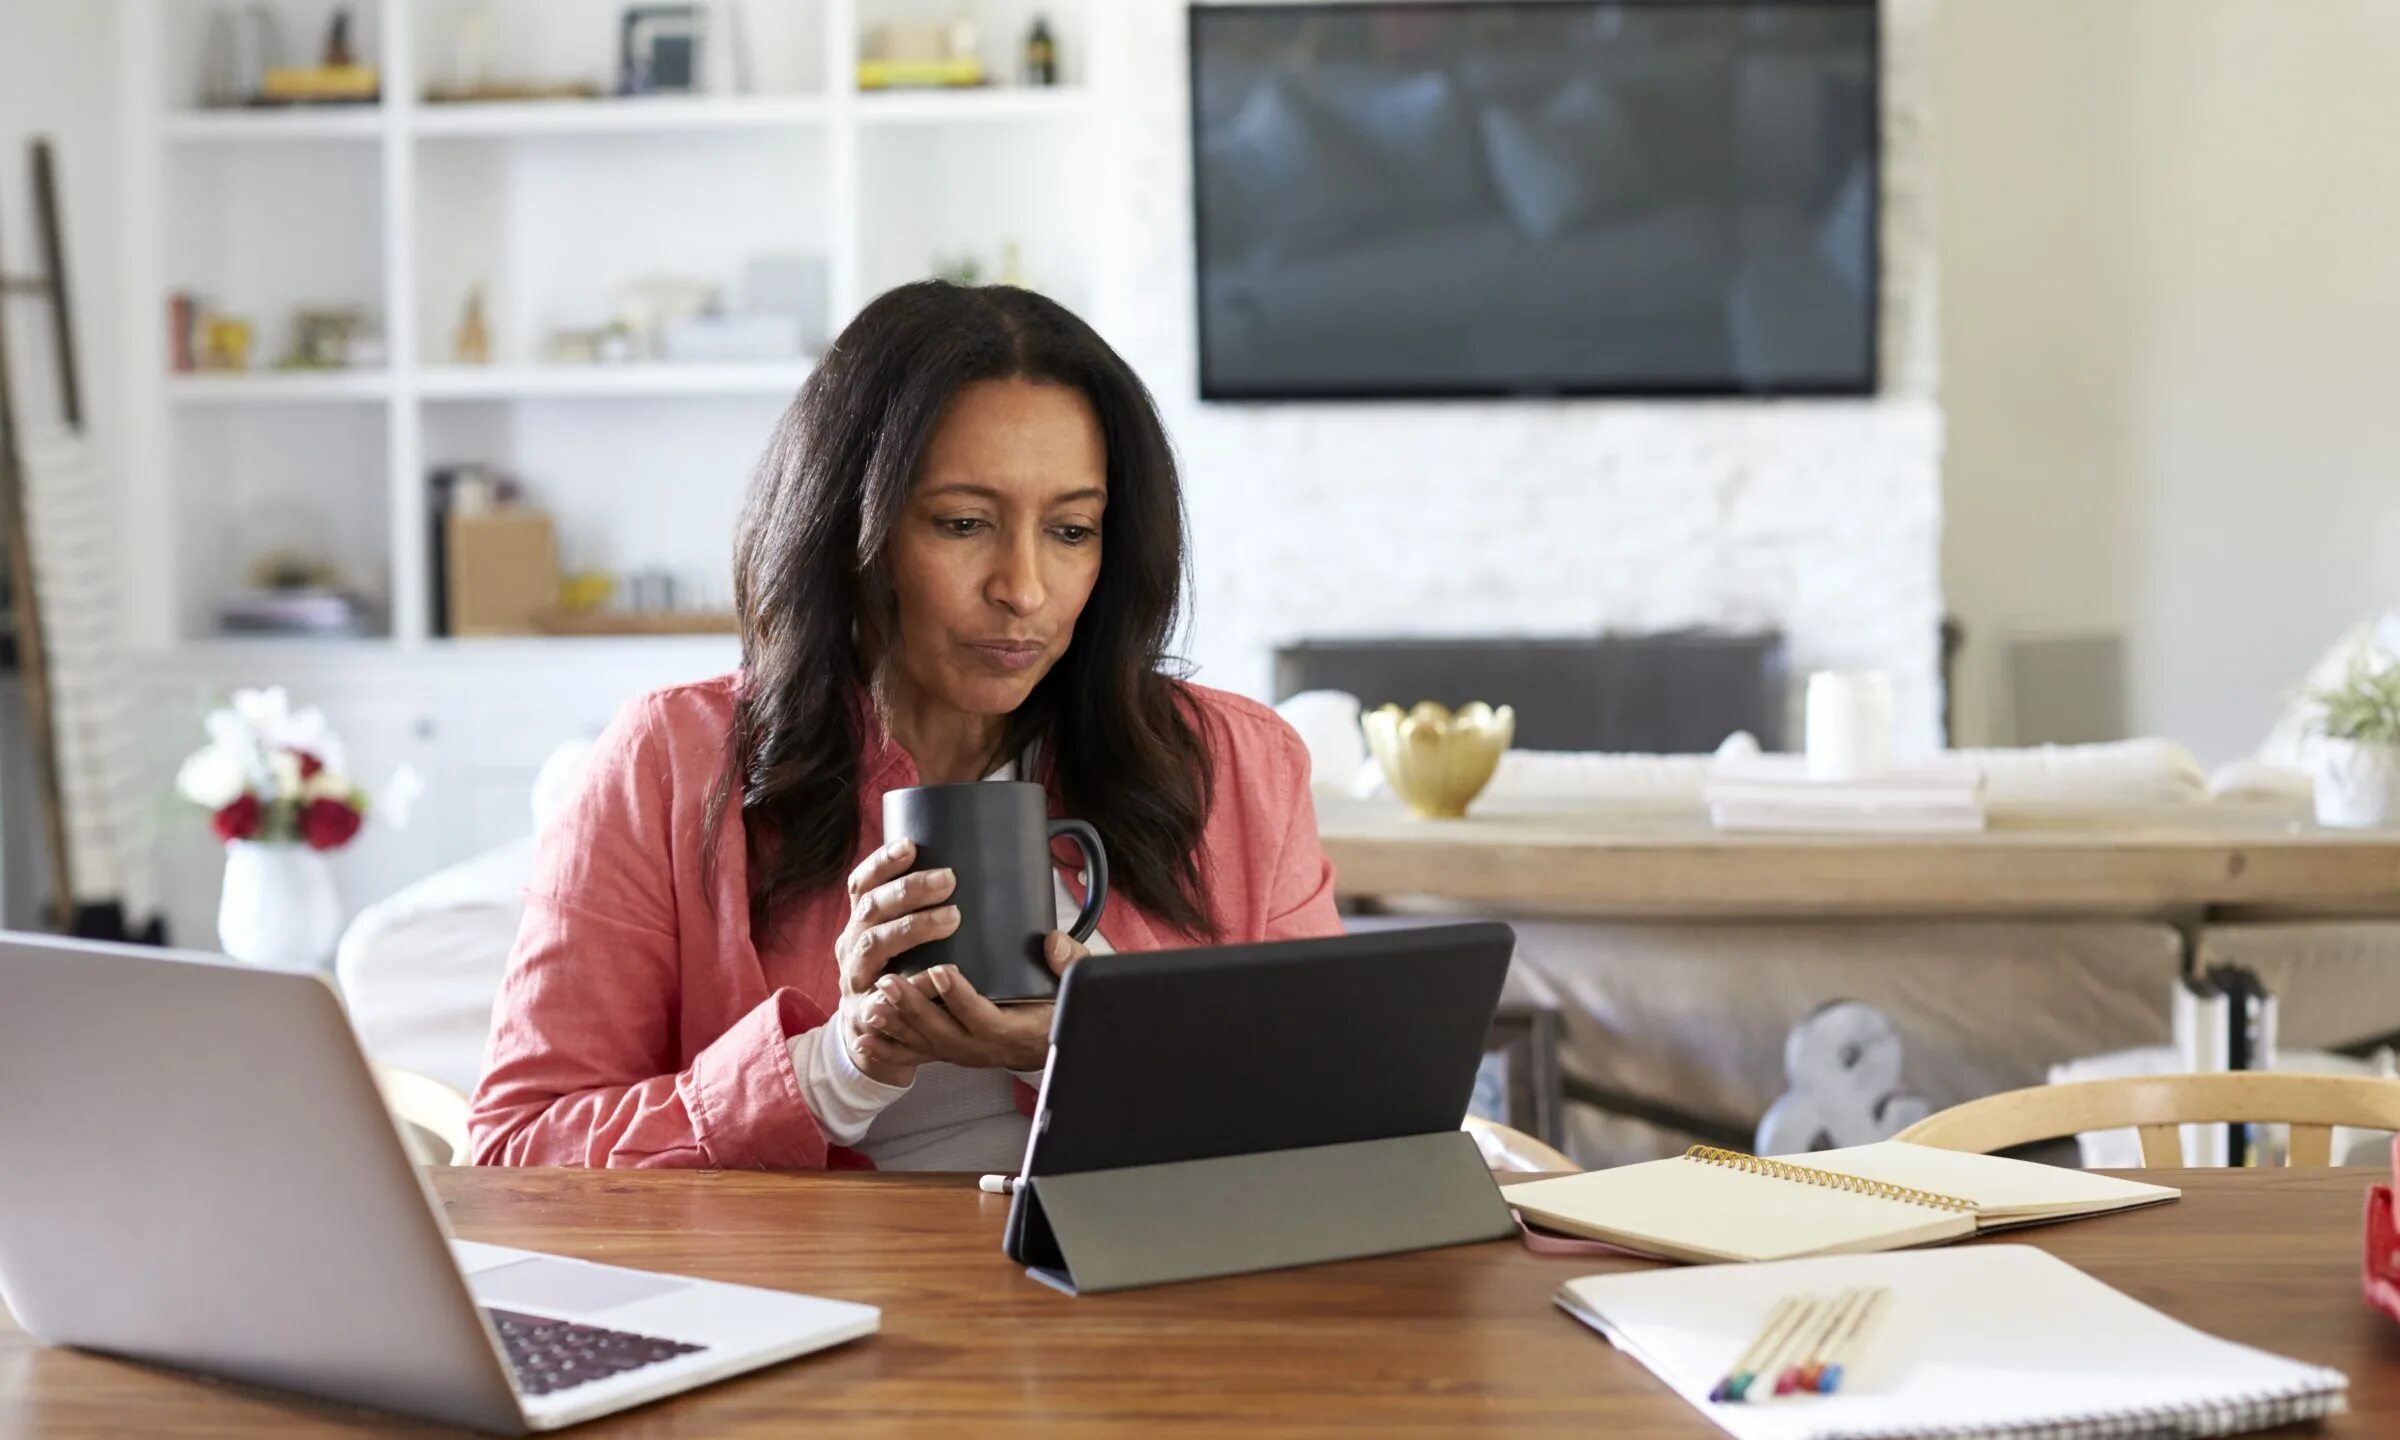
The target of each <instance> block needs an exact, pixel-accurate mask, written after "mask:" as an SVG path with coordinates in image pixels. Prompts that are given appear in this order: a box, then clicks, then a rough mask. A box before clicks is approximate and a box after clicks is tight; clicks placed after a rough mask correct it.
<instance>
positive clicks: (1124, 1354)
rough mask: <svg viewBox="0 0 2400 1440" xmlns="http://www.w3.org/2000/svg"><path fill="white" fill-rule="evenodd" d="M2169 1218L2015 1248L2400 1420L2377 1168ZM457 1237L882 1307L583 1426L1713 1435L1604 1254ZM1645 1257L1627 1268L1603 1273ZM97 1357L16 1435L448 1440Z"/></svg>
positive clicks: (6, 1390) (2164, 1214)
mask: <svg viewBox="0 0 2400 1440" xmlns="http://www.w3.org/2000/svg"><path fill="white" fill-rule="evenodd" d="M2153 1178H2159V1179H2164V1180H2166V1181H2167V1182H2168V1183H2171V1184H2175V1185H2179V1186H2181V1187H2183V1189H2184V1192H2185V1198H2184V1199H2183V1200H2182V1201H2181V1202H2180V1203H2179V1204H2175V1205H2169V1206H2164V1207H2160V1208H2157V1209H2153V1210H2144V1211H2138V1212H2134V1213H2131V1214H2124V1215H2113V1216H2106V1217H2102V1218H2100V1219H2094V1220H2084V1221H2079V1222H2076V1223H2073V1224H2068V1225H2059V1226H2053V1227H2049V1228H2046V1229H2039V1230H2031V1231H2024V1232H2020V1233H2019V1234H2018V1235H2016V1236H2015V1237H2012V1238H2014V1239H2016V1240H2018V1241H2021V1242H2024V1243H2031V1244H2038V1245H2041V1246H2043V1247H2045V1248H2047V1249H2049V1250H2051V1251H2053V1252H2054V1253H2056V1254H2058V1255H2060V1256H2063V1257H2064V1258H2066V1259H2068V1260H2070V1261H2072V1262H2074V1263H2075V1264H2077V1265H2080V1266H2082V1267H2083V1268H2084V1269H2086V1270H2088V1271H2090V1272H2091V1273H2092V1274H2094V1275H2097V1276H2099V1277H2100V1278H2101V1279H2103V1280H2106V1281H2108V1282H2109V1283H2110V1284H2113V1285H2115V1286H2117V1287H2119V1288H2120V1289H2123V1290H2125V1291H2127V1292H2128V1293H2130V1294H2132V1295H2134V1296H2136V1297H2137V1298H2139V1299H2141V1300H2144V1301H2147V1302H2148V1303H2150V1304H2153V1305H2156V1306H2159V1307H2160V1308H2162V1309H2164V1310H2166V1311H2168V1312H2169V1313H2171V1314H2174V1315H2176V1316H2179V1317H2181V1318H2182V1319H2184V1320H2187V1321H2190V1322H2192V1323H2193V1324H2196V1325H2199V1326H2201V1327H2203V1328H2205V1329H2208V1330H2211V1331H2214V1332H2215V1333H2217V1334H2219V1335H2223V1336H2226V1337H2228V1338H2230V1339H2234V1340H2240V1341H2244V1342H2247V1343H2250V1344H2255V1345H2260V1346H2265V1347H2269V1348H2272V1349H2275V1350H2277V1351H2279V1352H2281V1353H2283V1354H2286V1355H2291V1356H2293V1357H2296V1358H2299V1359H2303V1360H2308V1361H2314V1362H2316V1363H2319V1364H2324V1365H2331V1366H2335V1367H2337V1368H2339V1369H2341V1370H2343V1371H2345V1372H2347V1373H2348V1374H2349V1376H2350V1382H2351V1391H2350V1400H2351V1406H2352V1413H2351V1414H2350V1415H2349V1416H2348V1417H2347V1418H2346V1419H2344V1420H2341V1421H2339V1422H2336V1423H2335V1424H2334V1425H2332V1426H2331V1427H2330V1428H2329V1429H2328V1430H2327V1431H2326V1432H2324V1433H2326V1434H2329V1435H2334V1436H2358V1437H2365V1436H2384V1435H2393V1434H2400V1325H2396V1324H2394V1323H2392V1322H2391V1321H2388V1320H2385V1319H2384V1318H2382V1317H2381V1316H2380V1315H2378V1314H2376V1313H2375V1312H2373V1311H2371V1310H2369V1309H2368V1308H2367V1307H2366V1305H2365V1303H2364V1302H2363V1301H2362V1300H2361V1299H2360V1298H2359V1289H2358V1259H2359V1235H2360V1216H2361V1206H2362V1203H2363V1197H2364V1194H2365V1190H2366V1187H2367V1185H2368V1183H2369V1182H2370V1180H2371V1179H2372V1178H2373V1177H2372V1175H2371V1174H2370V1173H2369V1172H2366V1171H2360V1170H2349V1171H2338V1170H2315V1171H2186V1172H2169V1173H2166V1174H2163V1175H2160V1174H2154V1177H2153ZM435 1181H436V1187H437V1188H438V1189H439V1190H440V1192H441V1194H442V1195H443V1197H444V1199H445V1200H446V1201H447V1202H448V1205H449V1208H450V1215H451V1218H452V1220H453V1222H454V1223H455V1224H456V1226H457V1229H458V1231H459V1233H460V1234H461V1235H463V1236H465V1237H467V1238H469V1239H474V1240H488V1241H494V1242H498V1243H501V1244H511V1245H527V1246H537V1247H541V1248H544V1249H550V1250H555V1251H558V1252H560V1253H563V1254H568V1255H578V1256H583V1257H585V1258H588V1259H593V1260H605V1261H612V1262H617V1263H622V1264H628V1265H637V1266H646V1267H650V1268H654V1269H662V1270H678V1271H684V1272H687V1273H690V1274H694V1275H703V1276H708V1277H711V1278H715V1279H721V1280H737V1281H746V1282H749V1283H753V1284H760V1285H773V1286H781V1287H785V1288H788V1289H794V1290H808V1291H813V1292H816V1293H819V1294H824V1295H832V1296H838V1297H841V1298H844V1299H851V1300H864V1301H869V1302H872V1303H874V1304H877V1305H880V1306H882V1307H884V1328H883V1333H882V1334H880V1335H878V1336H876V1337H874V1338H872V1339H869V1340H865V1341H861V1342H859V1343H856V1344H853V1345H850V1346H847V1347H844V1348H842V1349H840V1350H838V1351H834V1352H831V1353H828V1354H825V1355H821V1356H817V1357H814V1358H810V1359H804V1360H800V1361H796V1362H794V1363H792V1364H789V1365H784V1366H781V1367H778V1368H775V1369H771V1370H768V1371H765V1372H762V1373H760V1374H757V1375H752V1376H749V1377H746V1378H743V1379H739V1380H735V1381H732V1382H730V1383H727V1384H724V1385H720V1386H715V1387H711V1388H709V1389H706V1390H702V1391H698V1392H695V1393H693V1394H691V1395H687V1396H683V1397H680V1398H677V1399H674V1400H670V1401H666V1402H663V1403H661V1404H659V1405H655V1406H652V1407H650V1408H648V1409H645V1410H639V1411H635V1412H633V1413H631V1414H629V1415H625V1416H621V1417H617V1418H614V1419H611V1420H605V1421H601V1422H599V1423H598V1424H595V1425H593V1426H592V1427H590V1428H589V1429H588V1430H578V1431H575V1432H574V1433H575V1434H578V1435H585V1434H588V1435H591V1436H594V1437H598V1436H603V1435H642V1436H683V1435H691V1436H701V1435H706V1436H809V1435H823V1436H838V1437H844V1440H847V1437H851V1436H862V1435H923V1434H958V1435H973V1436H977V1437H988V1436H1006V1435H1043V1436H1077V1435H1102V1434H1121V1433H1138V1434H1141V1435H1143V1436H1145V1437H1149V1436H1157V1435H1164V1434H1181V1435H1211V1436H1216V1435H1227V1434H1235V1433H1242V1434H1255V1433H1276V1434H1310V1433H1326V1432H1332V1431H1352V1432H1358V1433H1368V1434H1377V1435H1389V1434H1403V1433H1413V1434H1424V1435H1458V1434H1469V1433H1482V1432H1507V1433H1517V1434H1559V1435H1574V1436H1578V1437H1588V1436H1592V1435H1608V1436H1612V1437H1619V1440H1633V1437H1651V1436H1679V1437H1700V1436H1709V1435H1716V1434H1717V1433H1718V1432H1717V1431H1716V1430H1715V1428H1714V1427H1713V1426H1711V1425H1709V1424H1708V1423H1707V1422H1706V1421H1705V1420H1703V1419H1702V1418H1701V1417H1700V1416H1699V1414H1698V1413H1697V1412H1695V1411H1693V1410H1692V1409H1691V1408H1690V1407H1688V1406H1686V1405H1685V1404H1684V1403H1683V1402H1682V1401H1680V1400H1678V1399H1676V1398H1675V1397H1674V1396H1673V1395H1672V1394H1670V1393H1669V1392H1668V1391H1667V1390H1666V1388H1665V1387H1664V1386H1662V1385H1660V1384H1659V1383H1658V1382H1657V1381H1655V1380H1653V1379H1652V1378H1651V1377H1650V1375H1649V1373H1648V1372H1647V1371H1645V1370H1643V1369H1642V1368H1641V1367H1640V1366H1639V1365H1636V1364H1634V1363H1633V1362H1632V1361H1630V1360H1628V1359H1626V1358H1624V1357H1623V1356H1621V1355H1618V1354H1616V1353H1615V1352H1614V1351H1612V1350H1610V1349H1609V1348H1608V1346H1607V1345H1606V1344H1605V1343H1604V1342H1602V1341H1601V1340H1600V1339H1599V1337H1597V1336H1596V1335H1594V1334H1592V1333H1591V1332H1590V1331H1588V1330H1586V1329H1584V1328H1583V1327H1582V1326H1581V1325H1578V1324H1577V1323H1575V1322H1574V1321H1572V1320H1570V1319H1568V1318H1567V1317H1566V1316H1565V1315H1563V1314H1561V1313H1559V1312H1558V1311H1557V1310H1555V1309H1554V1308H1552V1306H1551V1304H1550V1294H1551V1291H1552V1290H1553V1289H1554V1288H1555V1287H1556V1286H1557V1285H1558V1283H1559V1281H1561V1280H1562V1279H1565V1278H1567V1277H1570V1276H1574V1275H1581V1274H1589V1273H1592V1272H1593V1271H1595V1270H1600V1269H1606V1268H1610V1265H1611V1263H1612V1262H1597V1261H1593V1260H1588V1259H1576V1260H1565V1259H1547V1260H1546V1259H1540V1258H1537V1257H1535V1256H1533V1255H1530V1254H1528V1253H1526V1251H1525V1250H1524V1249H1523V1248H1522V1247H1521V1246H1519V1245H1517V1244H1516V1243H1515V1242H1513V1241H1502V1242H1495V1243H1492V1244H1485V1245H1474V1246H1463V1247H1459V1248H1455V1249H1449V1250H1436V1251H1427V1252H1423V1253H1419V1254H1414V1255H1400V1256H1392V1257H1389V1258H1386V1259H1380V1260H1361V1261H1353V1262H1351V1263H1348V1264H1343V1265H1331V1266H1321V1267H1317V1268H1314V1269H1308V1270H1295V1271H1286V1272H1282V1273H1279V1274H1271V1275H1254V1276H1244V1277H1239V1278H1235V1279H1230V1280H1215V1281H1205V1282H1201V1283H1198V1284H1192V1285H1181V1286H1171V1287H1167V1288H1164V1289H1159V1290H1150V1291H1137V1292H1131V1293H1127V1294H1120V1295H1108V1296H1098V1297H1094V1298H1091V1299H1084V1300H1073V1299H1069V1298H1067V1297H1066V1296H1064V1295H1060V1294H1058V1293H1056V1292H1054V1291H1052V1290H1050V1289H1048V1288H1046V1287H1044V1286H1042V1285H1039V1284H1036V1283H1035V1282H1033V1281H1031V1280H1028V1279H1026V1278H1025V1277H1024V1275H1023V1274H1022V1273H1021V1272H1019V1271H1018V1270H1017V1269H1015V1268H1014V1267H1013V1266H1011V1265H1009V1264H1008V1262H1007V1261H1006V1260H1004V1259H1003V1258H1002V1257H1001V1255H1000V1253H999V1245H1000V1226H1001V1219H1002V1217H1003V1215H1004V1214H1005V1213H1006V1209H1007V1207H1006V1202H1004V1201H1003V1200H1001V1199H999V1198H997V1197H993V1196H987V1195H984V1194H981V1193H980V1192H978V1191H977V1190H976V1189H975V1188H974V1184H973V1182H972V1180H969V1179H965V1178H962V1177H956V1176H948V1177H910V1176H859V1177H850V1176H844V1177H826V1176H771V1175H752V1174H743V1175H734V1174H675V1173H659V1174H627V1173H607V1172H601V1173H592V1172H581V1171H563V1170H548V1171H545V1170H514V1171H512V1170H446V1171H440V1172H437V1173H436V1176H435ZM1613 1263H1614V1264H1616V1265H1632V1264H1635V1263H1638V1262H1632V1261H1622V1262H1613ZM431 1433H435V1432H433V1431H432V1430H430V1429H429V1428H427V1427H423V1426H416V1425H409V1424H403V1423H400V1422H394V1421H388V1420H383V1419H380V1418H377V1417H371V1416H364V1415H360V1414H356V1413H353V1412H343V1411H339V1410H335V1409H332V1408H329V1407H325V1406H321V1405H317V1404H314V1403H312V1402H308V1401H303V1400H297V1399H292V1398H287V1397H283V1396H277V1395H271V1394H268V1393H266V1392H261V1391H252V1390H247V1389H239V1388H234V1387H228V1386H220V1385H212V1384H203V1383H199V1382H196V1381H194V1380H192V1379H189V1378H187V1377H183V1376H179V1375H173V1374H169V1373H166V1372H162V1371H153V1370H149V1369H146V1368H143V1367H138V1366H133V1365H128V1364H124V1363H121V1362H118V1361H113V1360H106V1359H101V1358H97V1357H93V1356H87V1355H79V1354H70V1353H65V1352H58V1351H43V1350H38V1349H36V1348H34V1346H33V1345H32V1344H31V1342H30V1341H28V1340H27V1339H26V1338H25V1336H24V1335H23V1334H22V1333H21V1332H19V1331H17V1330H15V1329H14V1328H13V1327H12V1326H9V1325H8V1324H7V1323H6V1322H5V1321H0V1434H5V1435H7V1436H10V1437H36V1436H110V1437H116V1436H127V1435H144V1436H157V1435H164V1436H186V1435H206V1436H221V1437H230V1436H253V1435H258V1436H280V1435H367V1434H431Z"/></svg>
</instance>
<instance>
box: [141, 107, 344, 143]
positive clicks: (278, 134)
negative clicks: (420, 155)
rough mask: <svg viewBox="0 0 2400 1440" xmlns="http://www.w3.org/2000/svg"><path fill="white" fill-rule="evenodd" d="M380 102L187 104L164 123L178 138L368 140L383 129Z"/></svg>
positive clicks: (167, 133) (163, 130)
mask: <svg viewBox="0 0 2400 1440" xmlns="http://www.w3.org/2000/svg"><path fill="white" fill-rule="evenodd" d="M386 113H387V112H386V111H385V110H384V108H383V107H382V106H380V105H323V106H287V107H283V108H271V107H266V108H260V109H256V110H185V111H179V112H177V113H174V114H170V115H168V116H167V117H166V118H165V119H164V120H162V121H161V122H160V123H159V134H160V135H161V136H162V137H163V138H165V139H168V140H173V141H178V142H219V141H223V142H231V141H249V140H367V139H372V138H374V137H375V136H377V135H380V134H382V133H383V126H384V118H385V115H386Z"/></svg>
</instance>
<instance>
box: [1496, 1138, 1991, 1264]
mask: <svg viewBox="0 0 2400 1440" xmlns="http://www.w3.org/2000/svg"><path fill="white" fill-rule="evenodd" d="M1500 1195H1501V1198H1503V1199H1505V1200H1506V1201H1508V1203H1509V1204H1511V1205H1514V1206H1516V1207H1517V1209H1518V1210H1519V1211H1520V1212H1522V1213H1523V1215H1524V1216H1525V1218H1526V1219H1527V1220H1530V1221H1532V1222H1533V1223H1535V1224H1537V1225H1544V1226H1547V1227H1549V1228H1550V1229H1553V1230H1558V1231H1562V1232H1564V1233H1566V1234H1569V1235H1580V1236H1583V1237H1584V1238H1586V1239H1591V1240H1605V1241H1607V1242H1609V1243H1610V1244H1612V1245H1623V1246H1625V1247H1626V1248H1627V1249H1630V1250H1639V1251H1642V1252H1643V1253H1645V1254H1651V1255H1663V1256H1666V1257H1667V1258H1669V1259H1671V1260H1693V1261H1701V1262H1710V1261H1722V1260H1778V1259H1783V1258H1786V1257H1788V1256H1794V1255H1825V1254H1833V1253H1837V1252H1851V1251H1864V1250H1892V1249H1898V1248H1901V1247H1903V1246H1909V1245H1930V1244H1933V1243H1935V1242H1937V1241H1941V1240H1955V1239H1959V1238H1962V1237H1964V1236H1967V1235H1971V1234H1973V1233H1974V1230H1975V1223H1974V1217H1972V1216H1970V1215H1966V1214H1963V1213H1961V1212H1957V1211H1951V1210H1931V1209H1927V1208H1925V1207H1924V1206H1921V1205H1911V1204H1908V1203H1906V1202H1904V1201H1899V1200H1885V1199H1880V1198H1878V1197H1876V1196H1873V1195H1858V1194H1852V1193H1850V1192H1848V1191H1842V1190H1831V1189H1825V1188H1822V1187H1819V1186H1815V1185H1802V1184H1797V1183H1795V1182H1793V1181H1789V1180H1773V1179H1769V1178H1767V1177H1766V1176H1763V1175H1751V1174H1747V1173H1745V1172H1743V1171H1740V1170H1735V1169H1729V1168H1727V1167H1724V1166H1719V1165H1708V1164H1703V1163H1701V1162H1700V1161H1697V1160H1691V1159H1685V1158H1682V1157H1678V1158H1676V1159H1672V1160H1652V1161H1648V1162H1646V1163H1644V1164H1640V1165H1621V1166H1619V1167H1617V1168H1616V1169H1614V1170H1594V1171H1592V1172H1590V1173H1589V1174H1584V1175H1566V1176H1561V1177H1559V1178H1558V1179H1555V1180H1536V1181H1533V1182H1531V1183H1529V1184H1524V1185H1509V1186H1504V1187H1503V1188H1502V1189H1501V1191H1500Z"/></svg>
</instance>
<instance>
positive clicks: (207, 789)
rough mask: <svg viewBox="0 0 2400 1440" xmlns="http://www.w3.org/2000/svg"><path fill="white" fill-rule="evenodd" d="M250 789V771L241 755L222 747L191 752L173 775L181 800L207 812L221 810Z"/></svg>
mask: <svg viewBox="0 0 2400 1440" xmlns="http://www.w3.org/2000/svg"><path fill="white" fill-rule="evenodd" d="M249 788H250V774H249V768H248V767H247V766H246V765H244V764H243V762H242V756H241V754H240V752H238V751H236V750H233V749H231V748H228V747H227V746H224V745H221V744H218V745H204V746H202V747H200V748H199V749H197V750H195V751H193V752H192V753H191V755H190V756H189V757H188V758H187V759H185V761H184V762H183V768H182V769H181V770H178V771H177V772H176V774H175V789H176V790H177V791H178V792H179V793H181V794H182V796H183V798H184V799H186V800H189V801H191V802H192V803H193V804H195V805H198V806H201V807H202V808H204V809H208V810H222V809H224V808H225V807H226V806H228V805H230V804H232V803H233V802H234V801H235V800H236V799H237V798H239V797H240V795H241V793H242V792H243V791H244V790H247V789H249Z"/></svg>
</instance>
